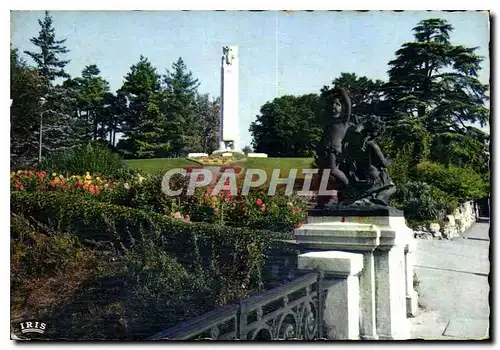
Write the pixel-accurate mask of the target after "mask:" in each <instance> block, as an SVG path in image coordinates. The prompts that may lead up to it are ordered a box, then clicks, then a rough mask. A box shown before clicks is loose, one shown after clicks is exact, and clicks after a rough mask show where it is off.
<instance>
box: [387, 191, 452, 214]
mask: <svg viewBox="0 0 500 350" xmlns="http://www.w3.org/2000/svg"><path fill="white" fill-rule="evenodd" d="M392 205H394V206H395V207H396V208H399V209H402V210H403V211H404V215H405V218H406V219H407V220H409V221H413V222H421V221H426V220H441V219H443V218H444V216H445V215H447V214H450V213H451V212H452V211H453V210H454V209H455V208H456V207H457V205H458V202H457V200H456V198H454V197H453V196H450V195H447V194H446V193H445V192H443V191H442V190H440V189H439V188H436V187H434V186H432V185H429V184H427V183H424V182H407V183H405V184H400V185H398V188H397V191H396V193H395V195H394V197H393V198H392Z"/></svg>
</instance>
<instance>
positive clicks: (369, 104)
mask: <svg viewBox="0 0 500 350" xmlns="http://www.w3.org/2000/svg"><path fill="white" fill-rule="evenodd" d="M383 85H384V82H383V81H382V80H378V79H377V80H372V79H369V78H367V77H365V76H357V75H356V73H341V74H340V76H339V77H337V78H335V80H333V82H332V87H329V86H324V87H323V89H321V93H322V94H325V93H327V92H328V91H330V90H331V89H332V88H338V87H344V88H346V89H347V90H348V91H349V95H350V96H349V97H350V98H351V103H352V114H354V115H359V116H363V115H370V114H375V115H385V114H387V113H388V110H387V109H388V106H387V105H386V102H385V101H384V100H383V95H384V92H383Z"/></svg>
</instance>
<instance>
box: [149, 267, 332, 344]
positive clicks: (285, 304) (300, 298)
mask: <svg viewBox="0 0 500 350" xmlns="http://www.w3.org/2000/svg"><path fill="white" fill-rule="evenodd" d="M322 282H323V273H321V272H311V273H308V274H306V275H304V276H301V277H299V278H297V279H295V280H294V281H292V282H289V283H287V284H285V285H283V286H279V287H277V288H274V289H271V290H268V291H266V292H264V293H262V294H259V295H257V296H254V297H251V298H248V299H245V300H241V301H240V302H238V303H236V304H232V305H226V306H222V307H219V308H217V309H215V310H213V311H211V312H208V313H206V314H204V315H201V316H199V317H197V318H194V319H191V320H189V321H186V322H183V323H181V324H179V325H177V326H175V327H172V328H169V329H167V330H164V331H161V332H159V333H157V334H155V335H153V336H151V337H149V338H148V340H162V339H169V340H203V339H210V340H277V339H305V340H312V339H317V338H322V337H323V307H324V290H323V283H322Z"/></svg>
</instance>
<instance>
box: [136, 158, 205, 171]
mask: <svg viewBox="0 0 500 350" xmlns="http://www.w3.org/2000/svg"><path fill="white" fill-rule="evenodd" d="M127 163H128V165H129V166H130V167H131V168H132V169H137V170H139V171H142V172H143V173H145V174H154V173H158V172H166V171H167V170H170V169H174V168H184V167H189V166H200V164H198V163H196V162H193V161H191V160H187V159H185V158H153V159H130V160H127Z"/></svg>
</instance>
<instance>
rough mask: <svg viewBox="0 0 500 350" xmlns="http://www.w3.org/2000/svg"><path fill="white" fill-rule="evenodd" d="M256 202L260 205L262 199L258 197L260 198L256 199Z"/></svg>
mask: <svg viewBox="0 0 500 350" xmlns="http://www.w3.org/2000/svg"><path fill="white" fill-rule="evenodd" d="M256 203H257V205H258V206H261V205H262V199H260V198H259V199H257V201H256Z"/></svg>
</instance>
